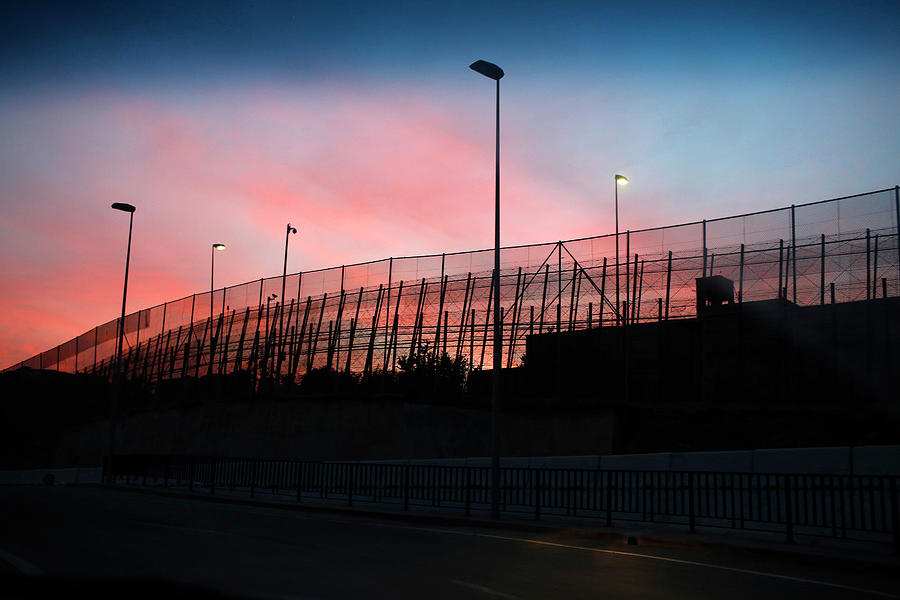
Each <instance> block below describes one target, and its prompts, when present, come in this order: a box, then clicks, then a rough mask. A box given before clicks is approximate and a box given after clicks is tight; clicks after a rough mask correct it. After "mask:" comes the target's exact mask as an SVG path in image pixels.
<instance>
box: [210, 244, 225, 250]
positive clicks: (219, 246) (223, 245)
mask: <svg viewBox="0 0 900 600" xmlns="http://www.w3.org/2000/svg"><path fill="white" fill-rule="evenodd" d="M212 247H213V248H215V249H216V250H224V249H225V244H213V245H212Z"/></svg>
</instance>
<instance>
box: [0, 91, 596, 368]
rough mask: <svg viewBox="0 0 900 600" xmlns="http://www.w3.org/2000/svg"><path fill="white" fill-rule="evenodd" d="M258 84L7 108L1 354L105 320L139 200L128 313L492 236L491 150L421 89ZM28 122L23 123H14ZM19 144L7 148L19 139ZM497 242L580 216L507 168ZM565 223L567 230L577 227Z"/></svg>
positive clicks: (512, 163)
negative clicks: (224, 288) (117, 206)
mask: <svg viewBox="0 0 900 600" xmlns="http://www.w3.org/2000/svg"><path fill="white" fill-rule="evenodd" d="M396 97H397V95H383V96H378V95H375V94H373V95H371V96H361V95H360V94H358V93H350V92H347V91H346V90H324V91H322V93H319V94H310V93H303V94H300V93H298V92H290V91H285V90H278V89H272V90H269V89H258V90H253V91H250V92H235V93H234V94H233V95H226V96H223V97H209V98H206V97H204V98H202V99H198V98H196V97H195V98H190V97H181V98H179V97H175V96H169V97H164V96H158V97H148V96H143V97H129V96H123V95H109V96H102V95H96V96H91V97H84V98H80V99H75V100H71V99H69V100H65V101H63V100H56V101H52V102H51V101H46V102H39V103H25V102H20V103H7V105H6V106H5V107H4V108H5V110H4V117H2V119H3V121H4V122H3V123H2V125H3V129H4V130H5V131H9V132H10V134H11V135H12V138H11V140H12V144H11V147H16V148H17V150H13V151H12V152H11V156H12V160H11V161H7V164H6V165H5V166H4V167H2V174H3V178H4V181H5V182H6V183H5V185H4V200H3V205H2V210H3V213H2V214H3V221H2V227H3V233H4V234H5V235H4V236H3V238H4V239H3V241H2V242H0V246H2V253H3V256H4V263H5V264H4V272H5V273H7V275H6V276H5V277H4V284H3V285H4V288H5V289H4V293H3V294H2V297H0V315H2V316H0V363H2V364H3V365H4V366H6V365H8V364H11V363H14V362H16V361H18V360H22V359H24V358H27V357H28V356H30V355H32V354H34V353H35V352H36V351H37V350H41V349H46V348H49V347H52V346H53V345H55V344H58V343H61V342H63V341H66V340H68V339H71V338H72V337H74V336H75V335H77V334H80V333H82V332H84V331H86V330H87V329H89V328H91V327H92V326H94V325H96V324H98V323H101V322H105V321H107V320H109V319H112V318H114V317H115V316H116V314H117V312H118V303H119V298H120V294H121V291H120V290H121V284H122V282H121V278H122V273H123V261H124V256H123V255H124V249H125V241H126V235H127V232H126V228H127V225H126V223H125V221H126V220H127V219H126V218H125V215H124V214H122V213H115V212H114V211H111V210H110V209H109V205H110V204H111V203H112V202H116V201H126V202H131V203H133V204H135V205H136V206H138V211H137V213H136V214H135V233H134V242H133V244H134V246H133V254H132V271H131V278H130V281H129V303H128V308H129V312H131V311H133V310H136V309H137V308H144V307H148V306H152V305H156V304H159V303H161V302H164V301H166V300H172V299H175V298H179V297H183V296H185V295H189V294H190V293H192V292H195V291H203V290H205V289H208V286H209V279H208V278H209V245H210V244H211V243H212V242H213V241H217V242H218V241H221V242H225V243H227V244H228V251H226V252H225V253H222V254H219V255H217V265H216V271H217V273H216V285H217V287H219V286H221V285H223V284H225V285H233V284H237V283H241V282H244V281H248V280H252V279H255V278H258V277H260V276H272V275H275V274H278V273H280V271H281V261H282V258H283V243H284V242H283V235H284V234H283V232H284V223H286V222H287V221H291V222H292V223H293V224H295V225H296V226H298V227H299V228H300V230H301V232H300V235H299V236H296V237H295V238H294V239H293V240H292V241H291V257H290V269H289V270H290V271H296V270H299V269H304V270H307V269H312V268H322V267H328V266H334V265H340V264H344V263H353V262H361V261H366V260H373V259H379V258H385V257H387V256H391V255H394V256H400V255H410V254H422V253H433V252H441V251H455V250H464V249H475V248H484V247H488V246H490V245H491V244H492V241H493V237H492V234H493V144H492V141H493V140H492V136H491V135H490V131H487V132H486V131H485V130H482V129H479V128H476V127H475V126H474V125H472V124H471V123H469V122H468V120H467V119H465V118H463V116H461V115H460V114H459V113H458V109H456V108H454V107H450V106H448V105H444V104H442V103H441V102H440V101H437V100H435V99H434V98H430V97H427V96H423V95H417V94H415V93H412V92H405V93H404V94H403V97H405V98H408V100H406V101H405V102H403V103H398V102H397V101H396ZM20 123H27V124H28V125H27V126H20V125H18V124H20ZM17 142H19V143H18V144H17ZM503 186H504V187H503V203H504V205H503V211H504V212H503V227H504V243H524V242H537V241H543V240H544V239H545V238H553V239H558V238H559V237H565V236H566V232H567V231H568V232H572V231H573V224H575V229H576V230H577V227H578V226H583V225H582V223H581V219H579V216H578V214H577V206H576V205H575V204H574V203H572V202H570V201H569V199H568V198H567V196H568V195H569V192H568V191H567V190H565V189H560V188H559V187H558V186H557V185H556V184H554V183H553V182H551V181H545V180H541V179H539V178H536V177H534V176H531V175H529V170H528V168H527V166H526V165H525V164H522V163H519V162H517V159H516V152H515V149H512V150H511V151H508V153H507V154H505V155H504V162H503ZM578 234H579V233H578V232H575V233H573V235H578Z"/></svg>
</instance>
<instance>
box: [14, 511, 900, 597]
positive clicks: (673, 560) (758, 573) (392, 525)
mask: <svg viewBox="0 0 900 600" xmlns="http://www.w3.org/2000/svg"><path fill="white" fill-rule="evenodd" d="M241 508H242V509H246V508H247V507H241ZM266 508H269V507H266ZM273 508H276V509H277V507H273ZM296 516H297V517H299V518H300V519H303V520H317V519H316V518H315V517H306V516H303V517H301V516H300V515H296ZM318 520H322V521H330V522H332V523H344V524H359V523H360V522H364V523H365V522H367V523H368V524H369V525H372V526H374V527H387V528H392V529H406V530H410V531H421V532H425V533H438V534H443V535H463V536H473V537H482V538H488V539H495V540H504V541H509V542H520V543H525V544H535V545H539V546H549V547H556V548H565V549H568V550H583V551H588V552H596V553H600V554H611V555H616V556H630V557H634V558H645V559H648V560H658V561H663V562H669V563H675V564H682V565H689V566H694V567H706V568H708V569H718V570H720V571H730V572H732V573H743V574H746V575H755V576H758V577H769V578H771V579H781V580H784V581H794V582H797V583H805V584H810V585H820V586H824V587H832V588H837V589H843V590H848V591H852V592H857V593H862V594H870V595H873V596H881V597H884V598H898V599H900V595H898V594H891V593H889V592H882V591H878V590H872V589H867V588H859V587H854V586H850V585H844V584H841V583H832V582H830V581H821V580H818V579H807V578H805V577H794V576H792V575H780V574H778V573H768V572H766V571H756V570H752V569H741V568H739V567H726V566H724V565H716V564H712V563H702V562H697V561H692V560H684V559H680V558H670V557H668V556H658V555H654V554H640V553H637V552H624V551H622V550H609V549H606V548H593V547H591V546H575V545H572V544H560V543H557V542H547V541H544V540H536V539H532V538H520V537H511V536H503V535H494V534H490V533H478V532H475V531H453V530H449V529H436V528H429V527H414V526H410V525H398V524H396V523H374V522H371V521H368V520H367V519H365V518H362V519H360V520H356V519H352V520H351V519H346V520H345V519H340V518H334V517H330V518H324V519H318ZM147 524H148V525H149V524H150V523H147ZM159 526H161V527H170V528H173V529H175V528H177V529H188V530H193V531H195V532H198V533H214V534H218V535H236V534H231V533H229V532H224V531H216V530H212V529H193V528H188V527H180V526H173V525H168V526H166V525H159ZM0 556H2V555H0ZM10 562H11V561H10ZM453 581H454V583H460V584H461V585H467V584H466V583H465V582H459V581H457V580H453ZM471 585H476V584H471ZM486 589H488V588H486ZM491 591H493V590H491ZM497 593H502V592H497Z"/></svg>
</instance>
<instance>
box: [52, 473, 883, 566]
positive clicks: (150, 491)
mask: <svg viewBox="0 0 900 600" xmlns="http://www.w3.org/2000/svg"><path fill="white" fill-rule="evenodd" d="M66 486H67V487H82V488H94V489H105V490H112V491H118V492H132V493H138V494H146V495H151V496H165V497H169V498H178V499H183V500H200V501H203V502H213V503H216V504H230V505H239V506H257V507H260V506H261V507H266V508H277V509H280V510H288V511H294V512H318V513H328V514H337V515H345V516H347V515H349V516H355V517H364V518H378V519H385V520H392V521H406V522H414V523H428V524H432V525H447V526H452V527H479V528H483V529H495V530H498V529H503V530H514V531H522V532H529V533H541V534H554V535H559V536H571V537H583V538H591V539H596V540H605V541H609V542H613V543H619V544H622V545H627V546H656V547H672V548H689V549H704V550H722V551H728V552H734V553H736V554H742V555H745V556H758V557H765V558H773V557H777V558H782V559H786V560H791V561H793V562H797V563H808V564H816V565H819V566H821V565H823V564H824V565H835V566H838V565H840V566H844V567H846V566H847V564H848V563H850V564H855V565H858V566H860V567H867V568H874V569H884V568H887V569H891V571H892V572H896V570H897V569H898V568H900V556H897V555H894V554H889V553H887V552H886V553H885V554H884V555H880V554H879V555H875V554H863V555H859V554H857V555H847V554H842V555H835V554H833V553H828V552H827V551H825V552H823V551H821V550H819V549H817V548H810V547H804V546H797V545H796V544H795V545H793V546H791V545H789V544H787V542H782V544H783V545H782V547H773V544H772V543H771V542H769V543H766V542H754V541H753V540H742V541H737V540H716V539H709V538H704V537H702V534H701V535H700V536H697V537H695V535H696V534H692V535H691V536H690V537H681V536H677V535H676V536H668V535H660V534H647V533H641V532H640V531H635V530H630V531H629V530H623V529H617V528H613V529H605V530H599V529H585V528H579V527H571V526H568V527H566V526H558V525H551V524H544V523H529V522H523V521H520V520H497V521H495V520H492V519H481V518H478V517H465V516H455V515H438V514H433V513H416V512H398V511H385V510H377V509H371V508H360V507H355V506H353V507H350V506H331V505H322V504H311V503H289V502H278V501H271V500H265V499H257V498H239V497H233V496H213V495H209V494H203V493H198V492H183V491H176V490H171V489H154V488H136V487H128V486H123V485H107V484H103V483H69V484H66ZM853 550H854V549H852V548H851V549H850V551H851V552H852V551H853Z"/></svg>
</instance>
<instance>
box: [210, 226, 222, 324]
mask: <svg viewBox="0 0 900 600" xmlns="http://www.w3.org/2000/svg"><path fill="white" fill-rule="evenodd" d="M224 249H225V244H218V243H217V244H213V245H212V248H211V249H210V251H209V257H210V266H209V318H210V321H209V322H210V327H212V316H213V290H215V289H216V287H215V280H216V279H215V278H216V250H218V251H220V252H221V251H222V250H224Z"/></svg>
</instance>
